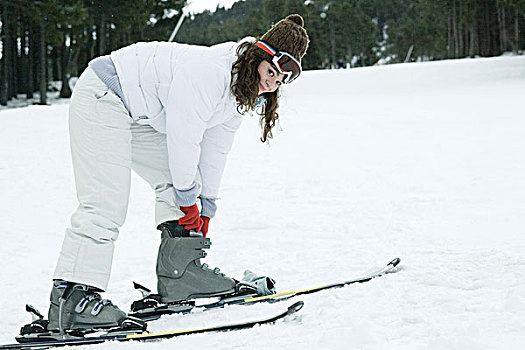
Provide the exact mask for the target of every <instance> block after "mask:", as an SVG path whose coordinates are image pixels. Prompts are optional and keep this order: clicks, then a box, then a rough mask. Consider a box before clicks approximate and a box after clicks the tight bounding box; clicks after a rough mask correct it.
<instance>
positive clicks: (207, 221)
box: [201, 216, 210, 237]
mask: <svg viewBox="0 0 525 350" xmlns="http://www.w3.org/2000/svg"><path fill="white" fill-rule="evenodd" d="M201 219H202V221H203V224H202V235H203V236H204V237H206V235H207V234H208V227H209V226H210V218H209V217H207V216H201Z"/></svg>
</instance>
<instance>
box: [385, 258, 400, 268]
mask: <svg viewBox="0 0 525 350" xmlns="http://www.w3.org/2000/svg"><path fill="white" fill-rule="evenodd" d="M400 262H401V259H399V258H395V259H394V260H392V261H391V262H389V263H388V265H392V267H396V266H397V265H399V263H400Z"/></svg>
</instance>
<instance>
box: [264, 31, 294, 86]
mask: <svg viewBox="0 0 525 350" xmlns="http://www.w3.org/2000/svg"><path fill="white" fill-rule="evenodd" d="M255 46H257V47H259V48H261V49H263V50H264V51H265V52H267V53H269V54H270V55H271V56H272V63H273V65H274V66H275V67H276V68H277V70H278V71H279V73H281V74H284V75H285V77H284V79H283V83H284V84H290V83H291V82H292V81H294V80H295V79H297V77H298V76H299V75H300V74H301V72H302V71H303V70H302V69H301V63H300V62H299V61H298V60H297V59H296V58H295V57H293V56H292V55H290V54H289V53H287V52H283V51H276V50H275V49H274V48H272V47H271V46H270V45H268V44H267V43H265V42H264V41H260V40H259V41H257V42H256V43H255Z"/></svg>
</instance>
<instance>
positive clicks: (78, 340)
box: [0, 301, 304, 349]
mask: <svg viewBox="0 0 525 350" xmlns="http://www.w3.org/2000/svg"><path fill="white" fill-rule="evenodd" d="M303 305H304V303H303V302H302V301H298V302H296V303H294V304H292V305H290V306H289V307H288V308H287V309H286V310H284V311H282V312H281V313H278V314H276V315H273V316H270V317H266V318H261V319H258V320H255V321H248V322H239V323H231V324H227V325H220V326H212V327H204V328H197V329H185V330H173V331H167V332H160V333H142V334H106V335H102V336H92V337H88V336H86V337H72V336H67V335H66V336H65V338H64V339H54V340H47V341H39V342H31V343H23V344H6V345H0V349H45V348H50V347H60V346H72V345H89V344H100V343H104V342H108V341H119V342H124V341H130V340H135V341H149V340H157V339H168V338H174V337H180V336H183V335H192V334H200V333H213V332H229V331H234V330H239V329H247V328H252V327H255V326H256V325H266V324H273V323H275V322H276V321H278V320H280V319H282V318H284V317H286V316H289V315H292V314H294V313H296V312H297V311H299V310H301V308H302V307H303Z"/></svg>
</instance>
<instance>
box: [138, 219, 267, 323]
mask: <svg viewBox="0 0 525 350" xmlns="http://www.w3.org/2000/svg"><path fill="white" fill-rule="evenodd" d="M157 228H158V229H159V230H160V231H161V232H162V236H161V237H162V240H161V244H160V248H159V253H158V257H157V288H158V293H159V294H151V292H150V291H149V289H147V288H145V287H143V286H141V285H139V284H136V283H135V288H136V289H138V290H139V291H141V292H142V294H143V299H141V300H138V301H135V302H134V303H133V305H132V306H131V311H132V312H133V315H134V316H137V317H141V316H142V315H146V314H147V315H149V316H152V315H155V314H158V311H159V310H160V309H161V308H162V310H164V311H166V313H168V311H169V312H170V313H172V312H186V311H187V310H189V309H191V307H192V305H193V303H192V301H191V300H192V299H198V298H211V297H218V298H219V299H220V300H224V299H229V298H237V297H241V296H244V297H246V296H258V295H269V294H275V282H274V280H273V279H271V278H269V277H265V276H262V277H261V276H257V275H255V274H254V273H252V272H250V271H246V272H245V275H244V278H243V279H242V280H241V281H237V280H235V279H233V278H230V277H228V276H225V275H224V274H223V273H221V272H220V270H219V268H215V269H210V268H209V267H208V264H205V263H204V264H203V263H201V261H200V259H201V258H204V257H206V255H207V254H206V252H205V251H204V250H205V249H209V248H210V246H211V241H210V239H209V238H204V237H203V236H202V235H201V234H200V233H197V232H194V231H189V230H186V229H185V228H184V226H182V225H179V223H178V221H168V222H165V223H162V224H160V225H159V226H158V227H157ZM166 304H167V305H172V306H173V305H175V306H174V307H168V308H169V310H168V309H167V308H166ZM172 309H173V310H172Z"/></svg>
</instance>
